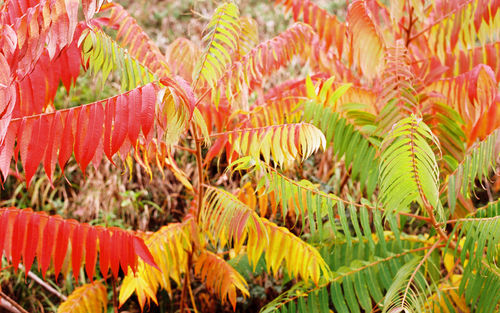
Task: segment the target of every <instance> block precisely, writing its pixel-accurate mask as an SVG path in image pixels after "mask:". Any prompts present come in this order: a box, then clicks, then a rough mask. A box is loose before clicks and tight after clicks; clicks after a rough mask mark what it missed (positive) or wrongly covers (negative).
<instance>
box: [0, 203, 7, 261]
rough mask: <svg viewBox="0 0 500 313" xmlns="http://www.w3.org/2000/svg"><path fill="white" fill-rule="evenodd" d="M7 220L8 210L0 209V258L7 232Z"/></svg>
mask: <svg viewBox="0 0 500 313" xmlns="http://www.w3.org/2000/svg"><path fill="white" fill-rule="evenodd" d="M8 221H9V212H8V211H1V212H0V229H1V230H2V231H0V258H1V257H2V255H3V250H4V244H5V237H6V234H7V226H8V224H7V223H8ZM5 248H7V247H5Z"/></svg>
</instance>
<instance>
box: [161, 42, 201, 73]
mask: <svg viewBox="0 0 500 313" xmlns="http://www.w3.org/2000/svg"><path fill="white" fill-rule="evenodd" d="M200 55H201V51H200V49H199V48H198V46H197V45H195V44H194V43H193V42H192V41H191V40H189V39H186V38H177V39H175V40H174V41H173V42H172V43H171V44H170V45H168V47H167V51H166V52H165V59H166V61H167V64H168V66H169V68H170V71H171V72H172V74H174V75H179V76H181V77H182V78H184V79H185V80H186V81H188V82H191V80H192V79H193V77H192V75H193V71H194V69H195V65H196V64H195V62H196V60H198V59H199V58H200Z"/></svg>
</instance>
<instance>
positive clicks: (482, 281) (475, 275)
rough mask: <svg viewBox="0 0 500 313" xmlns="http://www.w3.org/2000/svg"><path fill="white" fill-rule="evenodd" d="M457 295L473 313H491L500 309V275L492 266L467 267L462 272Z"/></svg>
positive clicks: (496, 268)
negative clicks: (460, 296)
mask: <svg viewBox="0 0 500 313" xmlns="http://www.w3.org/2000/svg"><path fill="white" fill-rule="evenodd" d="M458 292H459V294H463V295H465V301H466V303H467V304H468V305H469V307H471V308H472V309H473V312H480V313H493V312H498V308H499V307H500V273H499V271H498V267H494V266H485V265H484V264H483V266H480V267H475V266H467V267H466V268H465V270H464V273H463V276H462V280H461V282H460V286H459V287H458Z"/></svg>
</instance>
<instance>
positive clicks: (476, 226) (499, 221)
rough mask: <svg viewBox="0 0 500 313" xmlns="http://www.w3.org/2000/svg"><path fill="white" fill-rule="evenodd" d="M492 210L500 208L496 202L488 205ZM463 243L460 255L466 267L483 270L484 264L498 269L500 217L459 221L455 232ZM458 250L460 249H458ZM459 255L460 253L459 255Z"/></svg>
mask: <svg viewBox="0 0 500 313" xmlns="http://www.w3.org/2000/svg"><path fill="white" fill-rule="evenodd" d="M488 207H489V208H490V209H493V210H494V209H496V210H498V208H500V202H498V201H496V202H494V203H491V204H489V205H488ZM454 232H456V233H457V235H458V238H459V240H460V239H462V238H463V239H464V242H463V243H461V249H462V251H461V252H460V253H459V254H460V258H461V260H464V262H465V260H467V262H468V264H467V266H466V267H469V266H470V267H472V268H475V269H478V268H481V267H482V266H483V265H482V264H481V263H482V262H486V263H488V264H489V265H491V266H494V267H496V268H498V265H497V264H498V262H499V261H500V259H499V255H498V252H499V247H500V216H498V215H495V216H491V217H477V218H475V217H470V218H463V219H458V220H457V221H456V225H455V230H454ZM457 249H458V248H457ZM457 255H458V253H457Z"/></svg>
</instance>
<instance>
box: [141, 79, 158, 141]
mask: <svg viewBox="0 0 500 313" xmlns="http://www.w3.org/2000/svg"><path fill="white" fill-rule="evenodd" d="M141 93H142V106H141V127H142V133H143V134H144V137H146V138H147V137H148V134H149V132H150V130H151V127H153V123H154V116H155V104H156V92H155V88H154V86H153V85H152V84H148V85H146V86H144V87H143V88H142V90H141Z"/></svg>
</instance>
